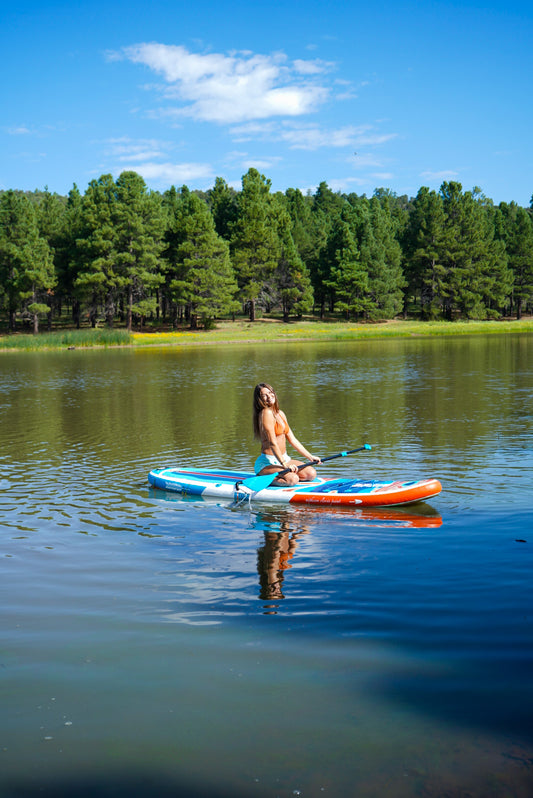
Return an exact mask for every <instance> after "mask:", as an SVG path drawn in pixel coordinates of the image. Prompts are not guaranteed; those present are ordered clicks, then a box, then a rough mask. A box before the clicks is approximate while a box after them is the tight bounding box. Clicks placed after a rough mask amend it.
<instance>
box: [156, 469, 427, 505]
mask: <svg viewBox="0 0 533 798" xmlns="http://www.w3.org/2000/svg"><path fill="white" fill-rule="evenodd" d="M254 476H255V475H254V474H250V473H249V472H244V471H228V470H225V469H217V468H195V469H180V468H155V469H153V470H152V471H150V473H149V474H148V481H149V483H150V485H153V487H154V488H159V489H160V490H167V491H177V492H178V493H183V494H187V495H191V496H213V497H215V498H219V499H229V500H232V501H242V500H245V499H246V498H248V499H249V500H250V501H254V502H256V501H257V502H269V503H272V504H277V503H279V504H289V502H290V503H291V504H315V505H342V506H348V507H391V506H394V505H400V504H415V503H416V502H424V501H427V500H428V499H432V498H433V497H434V496H437V495H438V494H439V493H440V492H441V490H442V486H441V484H440V482H439V480H438V479H421V480H414V481H412V480H411V481H399V480H396V481H383V480H375V479H321V478H318V477H317V479H315V480H313V481H312V482H299V483H298V484H297V485H293V486H291V487H281V486H276V485H270V486H269V487H268V488H263V489H262V490H259V491H256V492H254V491H251V490H250V489H249V488H247V487H246V486H245V485H243V484H242V483H243V482H244V480H247V479H251V478H252V477H254Z"/></svg>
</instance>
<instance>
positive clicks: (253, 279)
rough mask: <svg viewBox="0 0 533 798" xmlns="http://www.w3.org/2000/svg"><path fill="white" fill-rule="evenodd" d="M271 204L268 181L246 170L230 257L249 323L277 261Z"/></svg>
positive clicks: (277, 252) (252, 171) (276, 239)
mask: <svg viewBox="0 0 533 798" xmlns="http://www.w3.org/2000/svg"><path fill="white" fill-rule="evenodd" d="M270 202H271V197H270V180H267V179H266V178H265V177H264V175H260V174H259V172H258V171H257V169H249V170H248V172H247V173H246V174H245V175H244V177H243V179H242V192H241V194H240V195H239V205H238V209H239V214H238V218H237V220H236V222H235V223H234V224H233V226H232V236H231V257H232V262H233V267H234V269H235V272H236V275H237V281H238V285H239V289H240V293H241V297H242V298H243V300H244V301H245V302H247V303H248V307H249V316H250V321H255V306H256V301H257V299H258V297H259V294H260V293H261V289H262V287H263V285H264V284H265V282H267V281H268V280H269V279H270V277H271V276H272V274H273V272H274V269H275V268H276V265H277V261H278V257H279V241H278V238H277V236H276V233H275V231H274V230H273V226H272V218H271V206H270Z"/></svg>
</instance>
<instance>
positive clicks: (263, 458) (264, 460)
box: [254, 452, 291, 474]
mask: <svg viewBox="0 0 533 798" xmlns="http://www.w3.org/2000/svg"><path fill="white" fill-rule="evenodd" d="M283 462H284V464H285V465H288V464H289V463H290V462H291V458H290V457H289V455H288V454H287V452H285V454H284V455H283ZM271 465H273V466H277V467H278V468H281V466H280V464H279V460H278V458H277V457H276V456H275V455H274V454H265V453H264V452H261V454H260V455H259V457H258V458H257V460H256V461H255V463H254V471H255V473H256V474H259V472H260V471H262V470H263V468H266V467H267V466H271Z"/></svg>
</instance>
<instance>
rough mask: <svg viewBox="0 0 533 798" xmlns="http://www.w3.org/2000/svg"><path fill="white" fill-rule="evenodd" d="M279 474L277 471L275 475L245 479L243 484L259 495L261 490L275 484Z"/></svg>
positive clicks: (262, 475)
mask: <svg viewBox="0 0 533 798" xmlns="http://www.w3.org/2000/svg"><path fill="white" fill-rule="evenodd" d="M278 474H279V471H276V473H275V474H260V475H259V476H258V477H248V479H243V481H242V484H243V485H244V487H245V488H248V490H251V491H252V492H253V493H258V492H259V491H260V490H264V489H265V488H268V486H269V485H271V484H272V483H273V482H274V480H275V479H276V477H277V476H278Z"/></svg>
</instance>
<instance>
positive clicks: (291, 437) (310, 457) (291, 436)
mask: <svg viewBox="0 0 533 798" xmlns="http://www.w3.org/2000/svg"><path fill="white" fill-rule="evenodd" d="M285 437H286V438H287V440H288V441H289V443H290V445H291V446H292V447H293V449H296V451H297V452H300V454H301V455H303V456H304V457H305V458H306V459H307V460H313V462H315V463H320V462H321V460H320V457H315V455H314V454H311V453H310V452H308V451H307V449H306V448H305V446H304V445H303V443H300V441H299V440H298V438H297V437H296V435H295V434H294V432H293V431H292V429H291V428H290V427H289V431H288V433H287V434H286V436H285Z"/></svg>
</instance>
